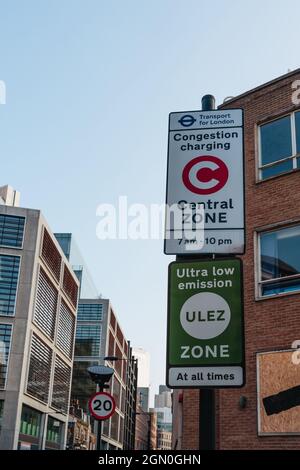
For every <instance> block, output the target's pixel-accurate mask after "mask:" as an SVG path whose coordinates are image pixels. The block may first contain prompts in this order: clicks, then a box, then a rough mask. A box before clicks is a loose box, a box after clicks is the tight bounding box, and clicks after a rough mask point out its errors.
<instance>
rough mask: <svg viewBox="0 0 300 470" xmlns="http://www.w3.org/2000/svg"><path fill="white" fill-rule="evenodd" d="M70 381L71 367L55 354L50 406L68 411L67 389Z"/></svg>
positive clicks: (68, 389)
mask: <svg viewBox="0 0 300 470" xmlns="http://www.w3.org/2000/svg"><path fill="white" fill-rule="evenodd" d="M70 381H71V367H69V366H68V365H67V364H65V363H64V361H63V360H62V359H61V358H60V357H59V356H56V358H55V369H54V381H53V393H52V406H53V407H55V408H57V409H59V410H62V411H64V412H65V413H67V412H68V409H69V391H70Z"/></svg>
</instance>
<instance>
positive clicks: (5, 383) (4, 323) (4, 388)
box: [0, 321, 14, 391]
mask: <svg viewBox="0 0 300 470" xmlns="http://www.w3.org/2000/svg"><path fill="white" fill-rule="evenodd" d="M0 324H1V325H9V326H10V327H11V335H10V342H9V351H8V357H7V365H6V376H5V382H4V387H3V388H1V387H0V390H1V391H3V390H6V385H7V377H8V371H9V363H10V355H11V346H12V339H13V333H14V324H13V323H8V322H4V321H0Z"/></svg>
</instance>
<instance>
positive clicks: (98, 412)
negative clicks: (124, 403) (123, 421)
mask: <svg viewBox="0 0 300 470" xmlns="http://www.w3.org/2000/svg"><path fill="white" fill-rule="evenodd" d="M115 409H116V402H115V399H114V397H113V396H112V395H110V394H109V393H106V392H97V393H95V394H94V395H92V396H91V398H90V399H89V410H90V413H91V415H93V416H94V418H96V419H109V418H110V417H111V416H112V415H113V414H114V412H115Z"/></svg>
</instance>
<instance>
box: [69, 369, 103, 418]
mask: <svg viewBox="0 0 300 470" xmlns="http://www.w3.org/2000/svg"><path fill="white" fill-rule="evenodd" d="M95 365H98V363H97V362H89V361H75V362H74V364H73V380H72V399H74V400H79V406H80V407H82V408H83V409H84V411H88V401H89V398H90V396H91V395H93V394H94V393H95V392H96V384H95V383H94V382H93V381H92V380H91V379H90V375H89V373H88V371H87V370H88V368H89V367H91V366H95Z"/></svg>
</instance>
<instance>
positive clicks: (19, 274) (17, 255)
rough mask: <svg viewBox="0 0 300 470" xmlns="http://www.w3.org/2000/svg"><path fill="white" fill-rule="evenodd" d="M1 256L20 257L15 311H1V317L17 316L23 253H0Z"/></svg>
mask: <svg viewBox="0 0 300 470" xmlns="http://www.w3.org/2000/svg"><path fill="white" fill-rule="evenodd" d="M1 256H10V257H12V256H13V257H15V258H19V260H20V261H19V269H18V281H17V285H16V298H15V302H14V311H13V313H12V314H11V315H1V313H0V319H1V318H15V316H16V307H17V300H18V294H19V285H20V277H21V265H22V255H19V254H9V253H0V257H1Z"/></svg>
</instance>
